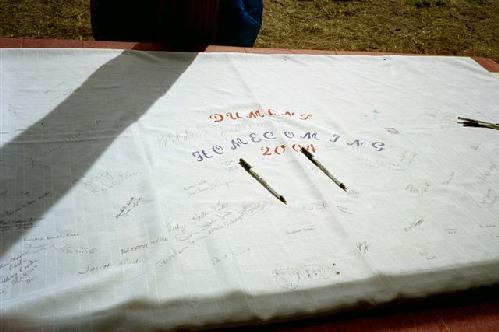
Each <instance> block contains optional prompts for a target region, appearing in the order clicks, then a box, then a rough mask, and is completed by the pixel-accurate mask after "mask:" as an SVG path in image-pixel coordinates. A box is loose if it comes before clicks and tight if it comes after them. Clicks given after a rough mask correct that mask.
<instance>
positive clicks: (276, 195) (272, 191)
mask: <svg viewBox="0 0 499 332" xmlns="http://www.w3.org/2000/svg"><path fill="white" fill-rule="evenodd" d="M239 164H240V165H241V166H242V167H243V168H244V169H245V170H246V172H248V173H249V174H251V176H252V177H253V178H254V179H255V180H257V181H258V182H260V184H261V185H262V186H264V187H265V189H267V190H268V191H269V192H270V193H271V194H272V195H274V196H275V198H277V199H278V200H280V201H281V202H283V203H284V204H288V202H286V199H285V198H284V196H283V195H279V194H278V193H277V192H276V191H275V190H274V189H272V187H271V186H269V184H268V183H267V182H266V181H265V180H264V179H262V178H261V177H260V175H258V174H257V173H255V171H253V170H252V169H251V167H252V166H251V165H250V164H248V163H247V162H246V161H245V160H244V159H243V158H241V159H239Z"/></svg>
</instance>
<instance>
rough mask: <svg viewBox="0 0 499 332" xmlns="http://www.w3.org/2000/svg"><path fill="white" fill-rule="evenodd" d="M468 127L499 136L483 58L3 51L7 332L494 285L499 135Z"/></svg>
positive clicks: (498, 267) (0, 175)
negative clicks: (470, 124) (488, 125)
mask: <svg viewBox="0 0 499 332" xmlns="http://www.w3.org/2000/svg"><path fill="white" fill-rule="evenodd" d="M457 116H465V117H471V118H477V119H480V120H484V121H490V122H499V82H498V80H497V79H496V78H495V77H493V76H492V75H491V74H489V73H488V72H487V71H485V70H484V69H483V68H482V67H480V66H479V65H478V64H477V63H475V62H474V61H473V60H472V59H469V58H459V57H428V56H425V57H417V56H309V55H250V54H230V53H203V54H194V53H192V54H189V53H184V54H182V53H159V52H158V53H155V52H135V51H121V50H83V49H75V50H62V49H60V50H57V49H38V50H37V49H3V50H0V147H1V148H0V250H1V251H0V317H1V319H0V327H2V328H5V329H7V328H14V327H23V328H24V327H45V328H47V329H48V330H50V329H52V328H54V329H58V328H63V327H71V328H75V327H80V328H81V329H82V330H89V329H90V330H92V329H94V330H95V329H109V328H115V329H120V328H121V329H144V330H147V329H152V328H157V327H162V328H177V327H191V328H199V327H203V326H213V325H221V324H225V323H236V322H242V321H250V320H261V321H264V320H269V319H275V318H278V319H281V318H288V317H298V316H300V315H310V314H313V313H317V312H324V311H329V310H336V309H343V308H348V307H350V306H352V305H354V304H355V303H358V302H359V301H365V302H369V303H373V304H377V303H384V302H387V301H390V300H392V299H394V298H395V297H399V296H405V297H420V296H425V295H428V294H434V293H439V292H449V291H455V290H463V289H467V288H471V287H476V286H481V285H490V284H494V283H497V282H498V281H499V186H498V183H499V132H498V131H494V130H489V129H481V128H465V127H461V126H459V125H458V124H457V123H456V118H457ZM301 146H304V147H306V148H307V149H309V151H311V152H313V153H314V155H315V157H316V158H317V160H319V161H320V162H321V163H322V164H323V165H324V166H325V167H326V168H327V169H328V170H329V171H330V172H331V173H332V174H333V175H334V176H335V177H337V178H338V179H339V180H340V181H341V182H343V183H344V184H345V185H346V186H347V188H348V191H347V192H344V191H342V190H341V189H340V188H339V187H338V186H337V185H335V183H334V182H333V181H331V180H330V179H329V178H327V177H326V175H325V174H324V173H322V172H321V171H320V170H319V169H318V168H317V167H315V166H314V165H313V164H312V163H311V162H310V161H309V160H308V159H307V158H306V157H305V156H304V155H303V154H302V153H300V152H299V149H300V147H301ZM239 158H244V159H245V160H246V161H247V162H248V163H249V164H251V166H253V168H252V169H253V171H255V172H256V173H258V174H259V175H260V176H261V177H262V178H263V179H264V180H265V181H266V182H267V183H268V184H269V185H270V186H271V187H272V188H273V189H274V190H275V191H276V192H277V193H278V194H279V195H283V196H284V197H285V198H286V200H287V204H283V203H282V202H281V201H279V200H278V199H276V198H275V197H274V196H272V195H271V193H270V192H269V191H267V190H266V189H265V188H264V187H263V186H262V185H261V184H260V183H258V182H257V181H256V180H255V179H254V178H253V177H251V175H250V174H248V173H247V172H246V171H245V170H244V169H243V168H242V167H241V166H240V165H239V164H238V163H239Z"/></svg>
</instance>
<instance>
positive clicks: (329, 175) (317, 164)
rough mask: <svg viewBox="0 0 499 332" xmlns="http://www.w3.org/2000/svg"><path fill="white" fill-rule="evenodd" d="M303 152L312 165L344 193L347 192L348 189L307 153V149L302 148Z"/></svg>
mask: <svg viewBox="0 0 499 332" xmlns="http://www.w3.org/2000/svg"><path fill="white" fill-rule="evenodd" d="M301 152H302V153H303V154H304V155H305V156H306V157H307V158H308V160H310V161H311V162H312V164H314V165H315V166H317V167H318V168H319V169H320V170H321V171H322V172H323V173H324V174H326V175H327V176H328V177H329V178H330V179H331V180H333V182H334V183H336V184H337V185H338V187H340V188H341V189H343V190H344V191H347V187H346V186H345V185H344V184H343V183H342V182H340V181H339V180H338V179H337V178H335V177H334V176H333V174H331V173H329V171H328V170H327V169H326V167H324V165H322V164H321V163H320V162H319V161H318V160H317V159H315V157H314V155H313V154H312V153H310V152H309V151H307V149H305V148H304V147H302V148H301Z"/></svg>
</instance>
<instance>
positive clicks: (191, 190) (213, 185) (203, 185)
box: [183, 180, 235, 198]
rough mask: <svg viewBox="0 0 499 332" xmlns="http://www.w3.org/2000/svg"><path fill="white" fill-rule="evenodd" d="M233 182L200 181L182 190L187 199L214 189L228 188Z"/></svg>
mask: <svg viewBox="0 0 499 332" xmlns="http://www.w3.org/2000/svg"><path fill="white" fill-rule="evenodd" d="M234 181H235V180H222V181H208V180H201V181H198V182H196V183H194V184H191V185H189V186H185V187H184V188H183V189H184V191H185V193H186V194H187V197H188V198H191V197H193V196H196V195H198V194H201V193H205V192H210V191H213V190H215V189H220V188H228V187H229V186H230V185H231V184H232V183H233V182H234Z"/></svg>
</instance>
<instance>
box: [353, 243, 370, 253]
mask: <svg viewBox="0 0 499 332" xmlns="http://www.w3.org/2000/svg"><path fill="white" fill-rule="evenodd" d="M356 247H357V250H358V251H359V252H360V253H361V254H363V255H365V254H367V252H368V251H369V244H368V243H367V241H362V242H357V245H356Z"/></svg>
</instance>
